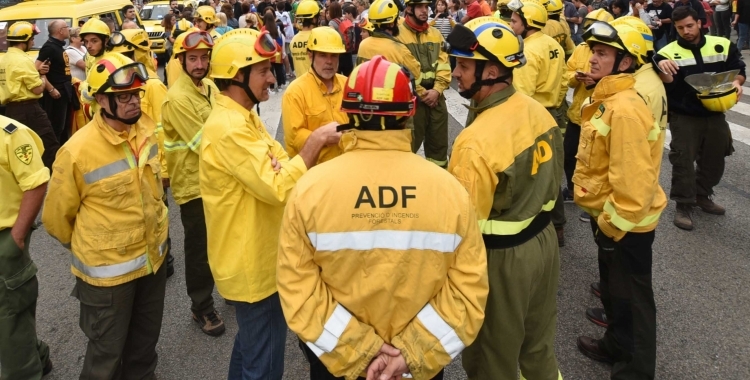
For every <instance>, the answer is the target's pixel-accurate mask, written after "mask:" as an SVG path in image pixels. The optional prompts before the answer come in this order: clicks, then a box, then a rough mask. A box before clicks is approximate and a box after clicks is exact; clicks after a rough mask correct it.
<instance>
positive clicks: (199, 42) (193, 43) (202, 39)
mask: <svg viewBox="0 0 750 380" xmlns="http://www.w3.org/2000/svg"><path fill="white" fill-rule="evenodd" d="M213 47H214V40H213V38H211V34H210V33H207V32H204V31H201V30H200V29H198V28H190V29H188V30H187V31H185V32H182V33H181V34H180V35H179V36H177V38H175V39H174V44H172V55H173V56H175V57H176V56H177V54H180V53H184V52H186V51H189V50H198V49H209V50H210V49H212V48H213Z"/></svg>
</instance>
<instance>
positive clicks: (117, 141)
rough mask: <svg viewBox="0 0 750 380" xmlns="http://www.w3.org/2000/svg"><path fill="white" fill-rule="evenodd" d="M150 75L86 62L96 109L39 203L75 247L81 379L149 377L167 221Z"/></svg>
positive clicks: (132, 67) (123, 60) (136, 67)
mask: <svg viewBox="0 0 750 380" xmlns="http://www.w3.org/2000/svg"><path fill="white" fill-rule="evenodd" d="M147 79H148V72H147V71H146V68H145V67H144V66H143V65H142V64H140V63H134V62H133V61H132V60H130V59H129V58H127V57H125V56H123V55H121V54H115V53H112V54H108V55H107V57H105V58H103V59H101V60H99V61H98V62H97V65H96V66H94V68H92V70H91V72H90V75H89V87H90V88H91V89H92V92H93V93H95V94H96V101H97V102H98V104H99V106H100V107H101V112H99V113H97V114H96V116H95V117H94V120H92V121H91V122H90V123H89V124H88V125H87V126H86V127H84V128H83V129H81V130H80V131H78V132H77V133H76V134H75V135H73V136H72V137H71V138H70V140H68V142H67V143H65V145H64V146H63V147H62V148H60V150H59V152H58V154H57V159H56V160H55V165H54V170H53V174H52V179H51V180H50V185H49V189H48V192H47V198H46V201H45V204H44V211H43V214H42V221H43V222H44V226H45V227H46V229H47V232H49V234H50V235H52V236H53V237H54V238H56V239H57V240H59V241H60V242H61V243H62V244H63V245H64V246H65V247H67V248H68V249H70V251H71V259H72V265H71V271H72V272H73V274H74V275H75V276H76V285H75V288H74V289H73V296H75V297H76V298H78V300H79V301H80V302H81V311H80V314H81V320H82V321H86V323H82V324H81V329H82V330H83V332H84V334H86V337H88V346H87V349H86V356H85V357H84V360H83V369H82V371H81V378H93V379H108V378H116V377H122V378H138V379H143V378H152V377H153V376H154V369H155V368H156V361H157V356H156V343H157V341H158V340H159V333H160V331H161V321H162V313H163V311H164V291H165V287H166V280H167V276H166V270H165V269H164V268H163V265H162V264H163V263H164V258H165V257H166V254H167V252H166V240H167V229H168V224H169V223H168V222H169V221H168V218H167V208H166V206H165V205H164V203H162V196H163V190H162V185H161V179H160V177H159V173H160V172H161V169H160V166H161V164H160V163H159V157H158V143H157V141H156V136H155V135H154V130H155V129H156V126H155V124H154V122H153V121H152V120H151V118H149V117H148V116H146V115H144V114H143V113H142V111H141V108H140V100H141V96H143V86H144V85H145V83H146V80H147ZM97 326H108V327H107V328H106V329H104V330H102V329H101V328H98V327H97ZM133 347H137V348H138V349H133Z"/></svg>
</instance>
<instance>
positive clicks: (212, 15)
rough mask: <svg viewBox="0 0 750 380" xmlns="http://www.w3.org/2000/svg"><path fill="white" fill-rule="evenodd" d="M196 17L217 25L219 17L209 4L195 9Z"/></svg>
mask: <svg viewBox="0 0 750 380" xmlns="http://www.w3.org/2000/svg"><path fill="white" fill-rule="evenodd" d="M195 18H199V19H201V20H203V21H205V22H206V23H207V24H214V25H217V24H218V23H219V19H218V18H216V10H215V9H214V8H213V7H211V6H208V5H201V6H200V7H198V9H196V10H195Z"/></svg>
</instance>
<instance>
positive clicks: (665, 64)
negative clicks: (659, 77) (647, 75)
mask: <svg viewBox="0 0 750 380" xmlns="http://www.w3.org/2000/svg"><path fill="white" fill-rule="evenodd" d="M658 66H659V70H661V72H662V73H664V74H669V75H675V74H677V71H678V70H679V69H680V67H679V66H677V64H676V63H674V61H670V60H668V59H664V60H661V61H659V64H658Z"/></svg>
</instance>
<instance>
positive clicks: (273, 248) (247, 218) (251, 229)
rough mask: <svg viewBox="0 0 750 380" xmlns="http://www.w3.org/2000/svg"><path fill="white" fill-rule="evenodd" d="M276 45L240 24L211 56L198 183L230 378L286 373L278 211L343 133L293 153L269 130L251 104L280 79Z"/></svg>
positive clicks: (325, 134)
mask: <svg viewBox="0 0 750 380" xmlns="http://www.w3.org/2000/svg"><path fill="white" fill-rule="evenodd" d="M277 49H278V46H277V45H276V43H275V42H274V41H273V39H272V38H271V37H270V35H269V34H268V32H263V33H259V32H257V31H255V30H252V29H247V28H243V29H235V30H232V31H229V32H227V33H226V34H224V36H223V37H222V38H221V40H220V41H219V42H218V43H216V44H215V45H214V47H213V51H212V53H211V77H212V78H213V79H214V82H215V83H216V86H217V87H218V88H219V90H221V93H219V94H216V100H215V102H214V107H213V109H212V110H211V114H210V115H209V117H208V119H207V120H206V123H205V125H204V127H203V137H202V138H201V149H200V157H201V159H200V164H199V179H200V193H201V197H202V198H203V210H204V212H205V216H206V231H207V234H208V235H207V236H208V263H209V266H210V267H211V273H212V274H213V277H214V280H215V281H216V288H217V289H218V290H219V293H220V294H221V295H222V297H224V298H225V299H227V300H230V301H232V305H233V306H234V309H235V314H236V317H237V324H238V327H239V329H238V332H237V336H236V337H235V341H234V349H233V352H232V358H231V361H230V364H229V376H228V378H230V379H241V378H243V377H247V375H248V374H250V376H249V377H250V378H253V379H269V380H279V379H281V377H282V372H283V370H284V342H285V340H286V329H287V327H286V323H284V316H283V314H282V311H281V304H280V303H279V296H278V293H277V292H276V256H277V250H278V245H279V228H280V227H281V216H282V213H283V212H284V205H285V203H286V200H287V198H288V196H289V193H290V192H291V190H292V188H293V187H294V185H295V183H296V182H297V180H298V179H299V178H300V177H301V176H302V174H304V173H305V172H306V171H307V169H308V168H310V167H312V166H314V165H315V163H316V162H317V160H318V155H319V154H320V150H321V149H322V148H323V147H324V146H325V145H331V144H337V143H338V139H339V135H340V134H339V133H338V132H336V126H335V125H330V126H328V127H324V128H318V129H316V130H315V131H313V133H312V134H311V135H310V137H309V138H308V139H307V143H306V144H305V145H304V146H303V147H302V149H301V150H300V152H299V154H298V155H297V156H296V157H294V158H292V159H290V158H289V157H288V156H287V154H286V152H285V151H284V148H283V147H282V146H281V144H280V143H279V142H278V141H276V140H274V139H273V137H271V135H270V134H269V133H268V131H266V129H265V126H264V125H263V123H262V122H261V120H260V118H259V117H258V114H256V113H255V111H254V110H253V107H255V105H256V104H258V103H259V102H261V101H266V100H268V98H269V92H268V89H269V87H270V86H271V85H272V84H274V83H275V82H276V79H275V78H274V76H273V73H272V70H271V62H270V61H269V59H270V58H272V57H274V56H275V55H276V52H277ZM243 374H244V376H243Z"/></svg>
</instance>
